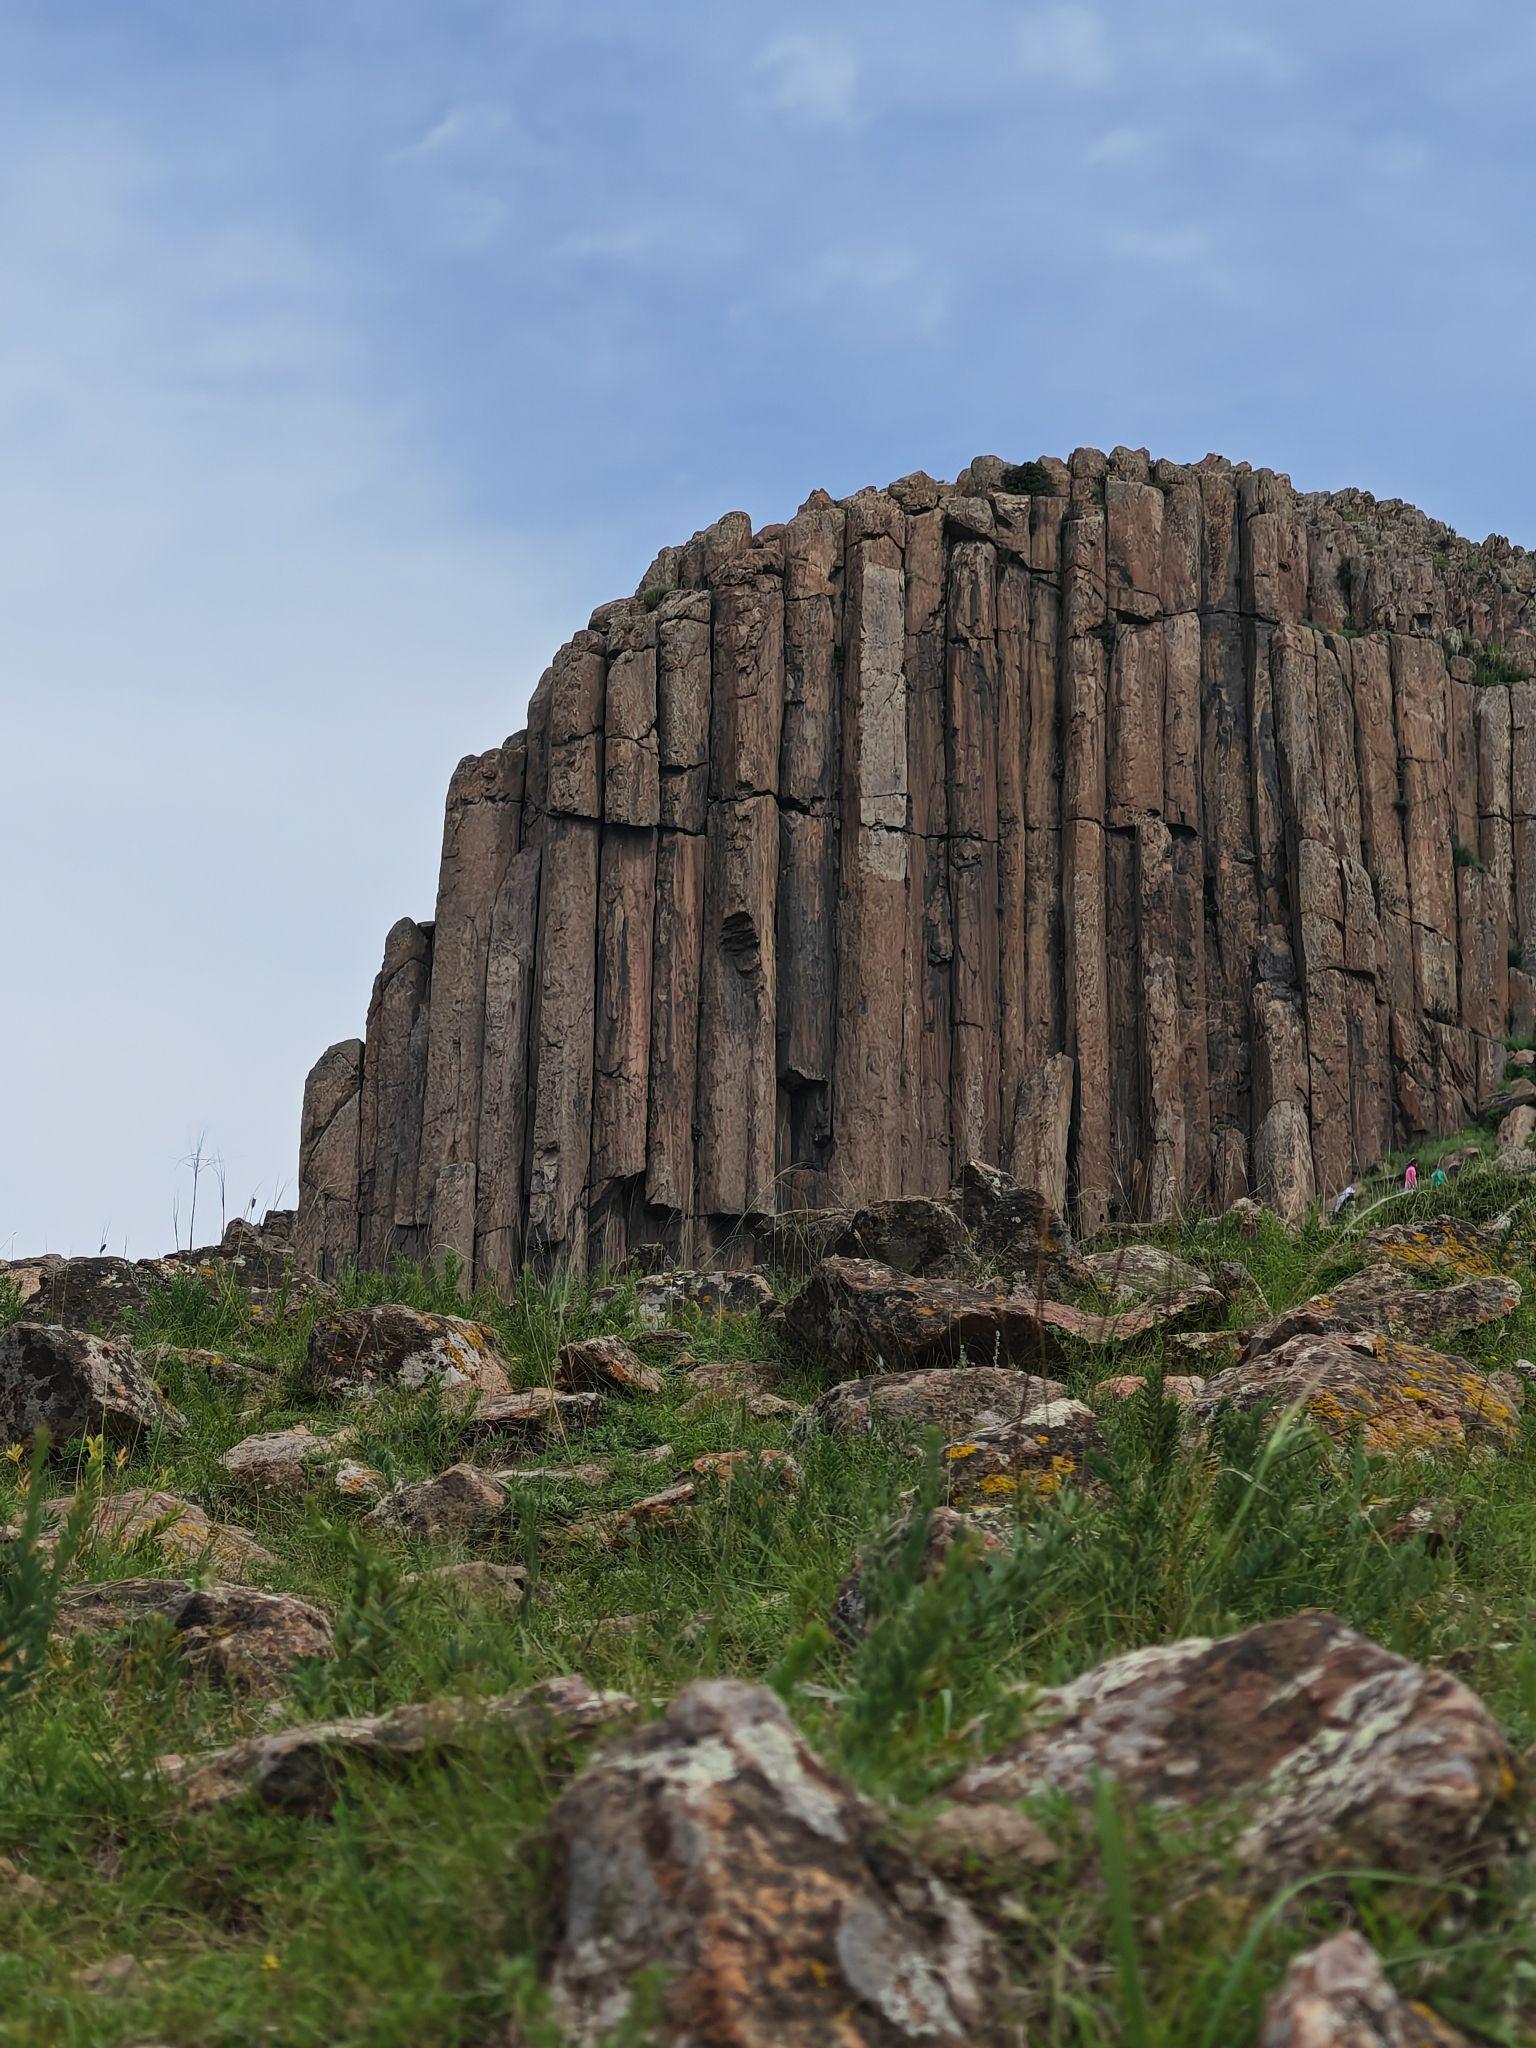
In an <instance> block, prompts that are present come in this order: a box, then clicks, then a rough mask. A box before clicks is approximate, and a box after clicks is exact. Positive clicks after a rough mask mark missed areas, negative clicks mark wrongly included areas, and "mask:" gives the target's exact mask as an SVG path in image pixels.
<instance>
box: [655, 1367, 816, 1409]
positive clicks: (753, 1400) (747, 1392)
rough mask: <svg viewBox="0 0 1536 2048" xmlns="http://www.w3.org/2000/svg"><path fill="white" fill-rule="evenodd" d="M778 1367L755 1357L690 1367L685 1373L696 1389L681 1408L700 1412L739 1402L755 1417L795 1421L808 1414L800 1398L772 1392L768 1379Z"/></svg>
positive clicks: (688, 1381)
mask: <svg viewBox="0 0 1536 2048" xmlns="http://www.w3.org/2000/svg"><path fill="white" fill-rule="evenodd" d="M774 1372H775V1368H774V1367H773V1366H771V1365H767V1364H763V1363H761V1362H760V1361H758V1360H755V1359H735V1358H733V1359H725V1360H721V1361H719V1362H711V1363H709V1364H706V1365H695V1366H692V1367H690V1369H689V1370H688V1372H687V1373H686V1374H685V1375H684V1378H685V1380H686V1383H687V1385H689V1386H690V1387H692V1388H693V1389H694V1392H693V1393H692V1395H691V1396H690V1397H689V1399H688V1400H686V1401H685V1402H684V1403H683V1405H682V1407H681V1408H680V1409H679V1410H678V1413H679V1414H680V1415H697V1414H699V1413H701V1412H702V1411H703V1410H704V1409H706V1408H710V1407H714V1406H724V1405H732V1404H735V1405H739V1406H740V1407H741V1408H743V1409H744V1410H745V1411H746V1413H747V1414H748V1415H750V1416H751V1417H752V1418H753V1420H754V1421H759V1422H766V1421H771V1420H775V1419H778V1420H783V1421H795V1420H797V1419H798V1418H799V1417H800V1416H801V1415H803V1414H804V1412H805V1411H804V1409H803V1408H802V1407H801V1405H800V1403H799V1402H798V1401H787V1400H785V1398H784V1397H783V1395H782V1394H775V1393H771V1392H769V1390H768V1387H767V1384H766V1383H767V1381H768V1380H769V1379H770V1378H772V1377H773V1375H774Z"/></svg>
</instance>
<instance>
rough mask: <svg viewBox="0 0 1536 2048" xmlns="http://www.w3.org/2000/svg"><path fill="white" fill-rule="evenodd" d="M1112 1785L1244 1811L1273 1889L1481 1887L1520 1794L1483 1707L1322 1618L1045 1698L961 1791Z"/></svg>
mask: <svg viewBox="0 0 1536 2048" xmlns="http://www.w3.org/2000/svg"><path fill="white" fill-rule="evenodd" d="M1101 1772H1107V1773H1108V1774H1109V1775H1110V1776H1111V1777H1112V1778H1114V1779H1115V1780H1117V1781H1118V1783H1119V1784H1121V1785H1122V1786H1123V1787H1124V1788H1125V1790H1126V1791H1128V1792H1130V1793H1131V1794H1133V1795H1134V1796H1135V1797H1137V1798H1140V1799H1144V1800H1147V1801H1150V1802H1151V1803H1153V1804H1154V1805H1157V1806H1162V1807H1165V1808H1175V1809H1176V1808H1186V1809H1190V1808H1216V1809H1219V1808H1227V1809H1229V1810H1230V1809H1236V1811H1237V1813H1238V1814H1239V1815H1240V1817H1241V1820H1242V1823H1243V1826H1242V1832H1241V1834H1240V1835H1239V1836H1238V1839H1237V1842H1236V1845H1235V1852H1236V1856H1237V1859H1238V1861H1239V1863H1240V1864H1241V1865H1245V1866H1247V1867H1248V1868H1250V1869H1251V1870H1253V1871H1254V1872H1255V1873H1256V1874H1258V1875H1261V1876H1262V1879H1263V1881H1264V1883H1265V1884H1266V1885H1267V1886H1271V1887H1272V1886H1275V1885H1278V1884H1282V1883H1284V1882H1286V1881H1288V1880H1289V1879H1291V1878H1294V1877H1298V1876H1301V1875H1303V1874H1304V1873H1307V1872H1309V1871H1314V1870H1323V1869H1331V1868H1340V1867H1345V1866H1348V1867H1353V1868H1379V1869H1385V1870H1390V1871H1397V1872H1402V1873H1405V1874H1407V1875H1410V1876H1414V1877H1420V1878H1423V1879H1425V1880H1426V1881H1427V1882H1429V1883H1431V1884H1433V1883H1434V1882H1436V1881H1439V1880H1442V1879H1449V1878H1451V1877H1453V1876H1454V1877H1455V1878H1457V1879H1470V1878H1473V1877H1475V1875H1476V1873H1477V1872H1478V1871H1479V1870H1481V1869H1485V1868H1486V1867H1487V1866H1488V1865H1489V1864H1490V1862H1491V1861H1492V1860H1493V1859H1494V1857H1495V1856H1496V1855H1497V1853H1498V1852H1499V1851H1501V1850H1502V1849H1503V1847H1504V1846H1506V1845H1507V1843H1508V1842H1509V1840H1510V1837H1511V1832H1512V1801H1513V1797H1514V1794H1515V1791H1516V1788H1517V1784H1518V1777H1517V1772H1516V1765H1515V1756H1514V1752H1513V1750H1512V1748H1511V1746H1510V1744H1509V1742H1508V1740H1507V1739H1506V1737H1505V1735H1504V1733H1503V1730H1502V1729H1501V1728H1500V1727H1499V1724H1498V1723H1497V1722H1496V1721H1495V1720H1494V1718H1493V1716H1492V1715H1491V1714H1490V1713H1489V1712H1488V1710H1487V1708H1486V1707H1485V1706H1484V1705H1483V1703H1482V1701H1481V1700H1480V1699H1478V1698H1477V1696H1476V1694H1475V1693H1472V1692H1470V1691H1469V1690H1468V1689H1467V1687H1466V1686H1464V1685H1462V1684H1461V1683H1460V1681H1459V1680H1457V1679H1455V1678H1452V1677H1451V1676H1450V1675H1449V1674H1448V1673H1446V1672H1443V1671H1426V1670H1424V1669H1422V1668H1421V1667H1420V1666H1419V1665H1417V1664H1414V1663H1411V1662H1410V1661H1409V1660H1408V1659H1407V1658H1406V1657H1399V1656H1395V1655H1394V1654H1393V1653H1392V1652H1391V1651H1390V1650H1384V1649H1382V1648H1381V1647H1380V1646H1379V1645H1378V1644H1376V1643H1373V1642H1371V1641H1370V1640H1369V1638H1367V1637H1365V1636H1362V1635H1357V1634H1356V1633H1355V1631H1354V1630H1353V1629H1350V1628H1347V1627H1346V1626H1345V1624H1344V1623H1343V1622H1342V1621H1339V1620H1337V1619H1336V1618H1335V1617H1334V1616H1333V1615H1331V1614H1323V1613H1319V1612H1315V1611H1308V1612H1305V1613H1301V1614H1296V1615H1292V1616H1291V1617H1289V1619H1287V1620H1284V1621H1272V1622H1265V1623H1262V1624H1261V1625H1260V1626H1258V1627H1256V1628H1250V1629H1245V1630H1243V1631H1242V1633H1241V1634H1239V1635H1233V1636H1226V1637H1224V1638H1222V1639H1221V1640H1220V1641H1217V1642H1212V1641H1209V1640H1207V1639H1206V1638H1203V1637H1195V1638H1192V1639H1191V1640H1189V1641H1187V1642H1182V1643H1170V1644H1168V1645H1166V1646H1165V1647H1160V1648H1156V1649H1148V1650H1133V1651H1131V1652H1130V1653H1129V1655H1127V1656H1123V1657H1115V1658H1112V1659H1111V1660H1110V1661H1109V1662H1108V1663H1107V1664H1101V1665H1099V1666H1098V1667H1097V1668H1096V1669H1094V1670H1092V1671H1089V1672H1087V1673H1085V1674H1084V1676H1083V1677H1081V1678H1078V1679H1075V1680H1074V1681H1073V1682H1072V1683H1071V1684H1070V1685H1064V1686H1060V1687H1057V1688H1056V1689H1054V1690H1052V1691H1048V1692H1043V1693H1041V1694H1040V1695H1038V1697H1037V1698H1036V1700H1035V1701H1034V1702H1033V1705H1032V1708H1031V1718H1030V1726H1029V1727H1028V1729H1027V1730H1026V1732H1025V1733H1024V1734H1023V1735H1021V1736H1020V1737H1019V1738H1018V1740H1017V1741H1015V1742H1013V1743H1011V1744H1009V1746H1008V1747H1007V1748H1006V1749H1003V1750H1000V1751H999V1752H998V1754H997V1755H995V1756H993V1757H989V1758H988V1759H987V1760H986V1761H985V1762H983V1763H979V1764H974V1765H972V1766H971V1767H970V1769H969V1770H966V1771H964V1772H962V1773H961V1775H960V1777H959V1778H958V1779H956V1780H955V1781H954V1782H953V1784H952V1785H951V1786H950V1787H949V1792H950V1795H951V1797H953V1798H955V1799H957V1800H959V1801H961V1802H962V1803H978V1804H986V1803H988V1802H990V1801H995V1800H1004V1801H1008V1802H1010V1803H1012V1802H1015V1801H1017V1800H1020V1799H1026V1798H1029V1797H1031V1796H1033V1795H1036V1794H1040V1793H1048V1792H1052V1793H1064V1794H1066V1795H1068V1796H1069V1797H1070V1798H1072V1799H1074V1800H1076V1801H1078V1802H1080V1803H1082V1804H1083V1805H1084V1807H1085V1808H1086V1806H1087V1805H1088V1804H1089V1803H1090V1802H1091V1800H1092V1797H1093V1788H1094V1782H1095V1779H1096V1777H1097V1776H1098V1774H1099V1773H1101Z"/></svg>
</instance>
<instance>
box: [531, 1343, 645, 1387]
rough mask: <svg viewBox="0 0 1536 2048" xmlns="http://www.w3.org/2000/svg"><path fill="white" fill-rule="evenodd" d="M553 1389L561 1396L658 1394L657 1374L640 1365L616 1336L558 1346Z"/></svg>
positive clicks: (631, 1352) (632, 1353)
mask: <svg viewBox="0 0 1536 2048" xmlns="http://www.w3.org/2000/svg"><path fill="white" fill-rule="evenodd" d="M555 1386H556V1388H557V1389H558V1390H559V1391H560V1392H562V1393H583V1392H585V1393H592V1392H599V1393H601V1392H603V1391H604V1390H606V1389H612V1390H614V1391H615V1392H618V1393H621V1394H659V1393H660V1392H661V1386H662V1380H661V1374H660V1373H659V1372H658V1371H657V1370H656V1368H655V1366H653V1365H642V1363H641V1362H640V1360H639V1359H638V1358H637V1357H636V1356H635V1354H634V1352H633V1351H631V1350H630V1348H629V1346H628V1345H627V1344H626V1343H625V1342H624V1341H623V1339H622V1338H620V1337H584V1338H582V1340H581V1341H580V1342H579V1343H575V1344H562V1345H561V1347H560V1356H559V1358H558V1360H557V1361H556V1363H555Z"/></svg>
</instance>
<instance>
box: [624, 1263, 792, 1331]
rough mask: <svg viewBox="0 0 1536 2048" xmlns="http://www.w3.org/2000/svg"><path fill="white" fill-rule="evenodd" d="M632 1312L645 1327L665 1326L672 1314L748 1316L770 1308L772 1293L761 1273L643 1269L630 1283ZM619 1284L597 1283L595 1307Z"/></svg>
mask: <svg viewBox="0 0 1536 2048" xmlns="http://www.w3.org/2000/svg"><path fill="white" fill-rule="evenodd" d="M632 1285H633V1295H634V1304H635V1313H636V1315H637V1316H638V1317H639V1319H640V1322H641V1324H642V1326H643V1327H644V1328H645V1329H647V1330H660V1329H663V1328H665V1326H666V1324H667V1323H668V1321H669V1320H670V1319H671V1318H672V1317H673V1316H679V1315H681V1316H687V1315H698V1316H703V1317H705V1318H706V1319H712V1318H714V1317H717V1316H747V1315H753V1314H755V1313H758V1312H760V1311H761V1310H763V1309H767V1308H772V1306H773V1302H774V1293H773V1289H772V1287H771V1286H770V1285H769V1284H768V1282H767V1280H765V1279H764V1278H763V1276H762V1274H761V1273H708V1272H704V1273H691V1272H675V1273H642V1274H641V1275H640V1277H639V1279H637V1280H636V1281H634V1282H633V1283H632ZM622 1291H623V1290H622V1289H620V1288H618V1287H600V1288H598V1289H597V1290H596V1292H595V1293H594V1294H593V1297H592V1300H593V1304H594V1306H596V1307H599V1308H601V1307H604V1306H606V1305H608V1304H611V1303H613V1302H615V1301H617V1300H618V1299H619V1297H620V1294H621V1293H622Z"/></svg>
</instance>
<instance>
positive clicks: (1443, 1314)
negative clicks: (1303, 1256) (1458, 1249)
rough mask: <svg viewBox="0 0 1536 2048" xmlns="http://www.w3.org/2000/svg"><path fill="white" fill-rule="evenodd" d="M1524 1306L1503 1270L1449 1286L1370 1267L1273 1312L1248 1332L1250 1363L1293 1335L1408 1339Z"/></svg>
mask: <svg viewBox="0 0 1536 2048" xmlns="http://www.w3.org/2000/svg"><path fill="white" fill-rule="evenodd" d="M1519 1306H1520V1288H1519V1284H1518V1282H1516V1281H1514V1280H1510V1279H1506V1278H1505V1276H1504V1275H1503V1274H1502V1273H1489V1274H1484V1275H1480V1276H1479V1277H1478V1278H1476V1279H1472V1280H1462V1281H1458V1282H1456V1283H1454V1284H1453V1285H1452V1286H1450V1287H1440V1288H1427V1287H1416V1286H1415V1285H1414V1284H1413V1281H1412V1280H1411V1279H1410V1278H1409V1276H1408V1275H1407V1274H1406V1273H1404V1272H1403V1271H1402V1270H1401V1268H1399V1267H1396V1266H1388V1265H1382V1266H1367V1267H1366V1269H1365V1271H1364V1272H1363V1273H1356V1274H1353V1275H1352V1276H1351V1277H1350V1278H1349V1279H1347V1280H1341V1281H1340V1282H1339V1284H1338V1285H1337V1286H1336V1287H1332V1288H1329V1289H1328V1290H1327V1292H1326V1293H1323V1294H1314V1295H1313V1296H1312V1298H1311V1300H1310V1301H1303V1302H1300V1303H1298V1304H1297V1306H1296V1307H1295V1308H1290V1309H1286V1310H1285V1311H1284V1312H1283V1313H1282V1314H1280V1315H1278V1316H1272V1317H1271V1318H1270V1320H1269V1321H1268V1322H1267V1323H1263V1324H1261V1325H1260V1326H1259V1328H1257V1329H1256V1330H1254V1331H1253V1332H1252V1333H1251V1334H1250V1335H1249V1337H1248V1340H1247V1342H1246V1344H1245V1345H1244V1347H1243V1350H1242V1354H1241V1356H1242V1360H1243V1362H1247V1361H1250V1360H1255V1359H1259V1358H1264V1357H1267V1356H1268V1355H1270V1354H1271V1353H1273V1352H1276V1351H1278V1350H1279V1349H1280V1348H1281V1346H1282V1345H1284V1344H1286V1343H1288V1342H1289V1341H1290V1339H1291V1338H1293V1337H1324V1336H1330V1335H1334V1334H1337V1333H1342V1332H1345V1331H1353V1330H1376V1331H1381V1332H1383V1333H1385V1334H1387V1335H1389V1336H1392V1337H1398V1338H1401V1339H1403V1340H1404V1341H1405V1342H1407V1343H1412V1344H1422V1343H1425V1342H1427V1341H1428V1340H1429V1339H1430V1338H1431V1337H1440V1336H1444V1335H1446V1334H1448V1333H1450V1332H1453V1331H1458V1330H1475V1329H1478V1328H1480V1327H1481V1326H1482V1325H1483V1324H1484V1323H1493V1322H1498V1321H1501V1320H1502V1319H1503V1318H1504V1317H1505V1316H1508V1315H1512V1314H1513V1313H1514V1311H1515V1310H1516V1309H1517V1308H1518V1307H1519Z"/></svg>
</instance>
